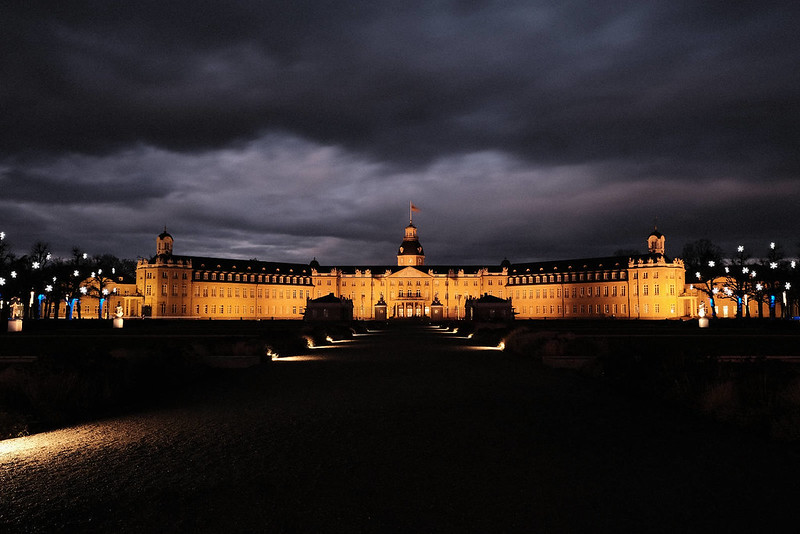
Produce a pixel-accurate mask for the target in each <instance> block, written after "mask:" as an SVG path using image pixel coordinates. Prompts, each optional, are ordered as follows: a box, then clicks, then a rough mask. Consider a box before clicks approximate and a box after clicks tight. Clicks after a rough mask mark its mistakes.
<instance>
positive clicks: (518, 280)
mask: <svg viewBox="0 0 800 534" xmlns="http://www.w3.org/2000/svg"><path fill="white" fill-rule="evenodd" d="M626 276H627V275H626V273H625V271H603V272H593V273H565V274H541V275H539V274H537V275H526V276H511V277H509V279H508V284H509V285H517V284H553V283H558V282H584V281H592V280H625V279H626Z"/></svg>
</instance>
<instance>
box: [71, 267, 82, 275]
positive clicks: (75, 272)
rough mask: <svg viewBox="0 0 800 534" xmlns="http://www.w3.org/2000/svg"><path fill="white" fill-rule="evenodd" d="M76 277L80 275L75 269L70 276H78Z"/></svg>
mask: <svg viewBox="0 0 800 534" xmlns="http://www.w3.org/2000/svg"><path fill="white" fill-rule="evenodd" d="M78 275H80V273H79V272H78V269H75V270H74V271H72V276H78Z"/></svg>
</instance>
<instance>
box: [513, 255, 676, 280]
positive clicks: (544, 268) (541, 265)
mask: <svg viewBox="0 0 800 534" xmlns="http://www.w3.org/2000/svg"><path fill="white" fill-rule="evenodd" d="M659 258H664V261H667V262H670V261H671V260H670V259H669V258H667V257H666V256H664V255H663V254H655V253H651V254H632V255H626V256H605V257H601V258H577V259H572V260H554V261H535V262H527V263H514V264H512V265H511V268H510V269H509V270H508V274H509V275H512V276H514V275H529V274H548V273H563V272H565V271H598V270H603V269H624V268H627V267H628V262H629V261H630V260H633V261H634V262H638V261H639V260H640V259H641V260H642V261H643V262H645V263H647V261H648V260H653V262H657V261H658V260H659Z"/></svg>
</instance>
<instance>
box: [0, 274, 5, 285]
mask: <svg viewBox="0 0 800 534" xmlns="http://www.w3.org/2000/svg"><path fill="white" fill-rule="evenodd" d="M4 285H6V279H5V278H3V277H2V276H0V286H4Z"/></svg>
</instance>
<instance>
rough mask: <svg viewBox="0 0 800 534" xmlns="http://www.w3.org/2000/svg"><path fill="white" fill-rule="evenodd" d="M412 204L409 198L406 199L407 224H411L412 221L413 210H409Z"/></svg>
mask: <svg viewBox="0 0 800 534" xmlns="http://www.w3.org/2000/svg"><path fill="white" fill-rule="evenodd" d="M412 205H413V203H412V202H411V201H410V200H409V201H408V224H412V223H413V222H414V215H413V212H412V211H411V206H412Z"/></svg>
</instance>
